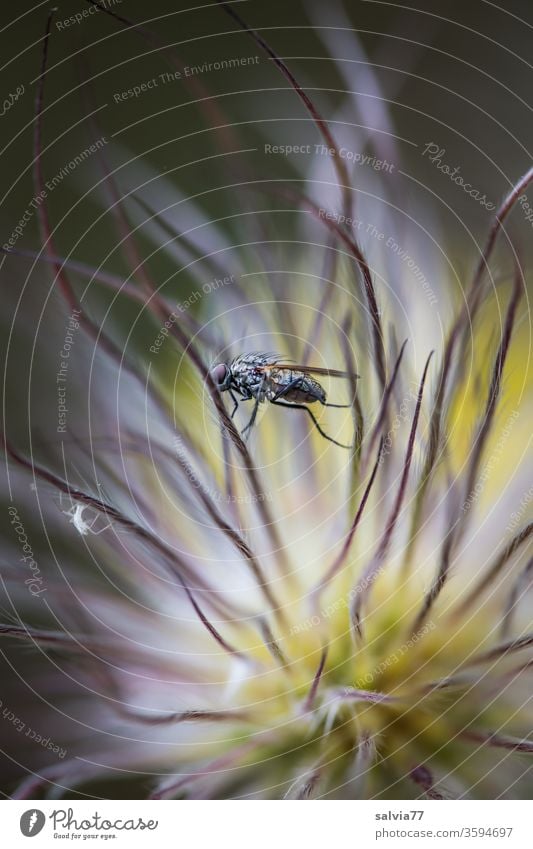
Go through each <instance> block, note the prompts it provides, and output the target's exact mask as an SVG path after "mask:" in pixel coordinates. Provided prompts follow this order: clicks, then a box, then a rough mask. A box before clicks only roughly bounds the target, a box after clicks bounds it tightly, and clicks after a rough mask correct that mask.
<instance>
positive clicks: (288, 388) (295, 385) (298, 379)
mask: <svg viewBox="0 0 533 849" xmlns="http://www.w3.org/2000/svg"><path fill="white" fill-rule="evenodd" d="M302 382H303V379H302V378H301V377H296V378H295V379H294V380H292V381H291V382H290V383H288V384H287V386H284V387H283V388H282V389H280V390H279V392H276V394H275V395H274V397H273V398H272V404H277V405H278V406H279V407H289V409H292V410H305V411H306V413H308V414H309V415H310V416H311V419H312V421H313V424H314V426H315V427H316V429H317V430H318V432H319V433H320V435H321V436H323V437H324V439H327V440H328V441H329V442H333V444H334V445H338V446H339V448H347V449H348V450H349V449H351V447H352V446H351V445H343V444H342V442H337V440H336V439H333V437H332V436H328V435H327V433H325V432H324V431H323V430H322V428H321V427H320V425H319V424H318V421H317V419H316V416H315V415H314V413H313V412H312V410H310V409H309V407H306V405H305V404H292V403H288V402H287V401H280V400H279V398H283V396H284V395H287V394H288V393H289V392H291V391H292V390H293V389H299V388H300V387H301V385H302ZM324 406H325V407H337V406H344V405H343V404H342V405H338V404H324ZM349 406H351V405H349Z"/></svg>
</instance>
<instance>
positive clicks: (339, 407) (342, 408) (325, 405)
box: [321, 401, 352, 410]
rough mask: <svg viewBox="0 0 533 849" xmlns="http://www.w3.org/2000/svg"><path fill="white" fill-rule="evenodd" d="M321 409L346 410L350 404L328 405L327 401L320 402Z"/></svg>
mask: <svg viewBox="0 0 533 849" xmlns="http://www.w3.org/2000/svg"><path fill="white" fill-rule="evenodd" d="M321 403H322V406H323V407H336V408H337V409H338V410H348V409H349V408H350V407H351V406H352V405H351V404H330V403H329V401H323V402H321Z"/></svg>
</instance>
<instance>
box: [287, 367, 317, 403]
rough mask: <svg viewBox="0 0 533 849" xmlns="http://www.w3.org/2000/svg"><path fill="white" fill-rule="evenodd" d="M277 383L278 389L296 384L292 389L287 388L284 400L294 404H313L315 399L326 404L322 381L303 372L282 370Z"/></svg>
mask: <svg viewBox="0 0 533 849" xmlns="http://www.w3.org/2000/svg"><path fill="white" fill-rule="evenodd" d="M296 381H298V382H297V383H296ZM275 383H276V387H277V389H278V391H279V389H283V388H286V387H289V386H291V384H295V385H293V386H291V388H290V389H288V388H287V391H286V392H285V393H284V394H283V396H282V397H283V400H285V401H290V402H292V403H293V404H313V403H314V402H315V401H320V403H321V404H324V403H325V402H326V393H325V392H324V389H323V388H322V386H321V385H320V383H319V382H318V381H317V380H313V378H312V377H309V375H306V374H303V373H301V372H297V371H292V372H289V373H287V374H284V373H283V372H280V373H279V375H277V376H276V379H275Z"/></svg>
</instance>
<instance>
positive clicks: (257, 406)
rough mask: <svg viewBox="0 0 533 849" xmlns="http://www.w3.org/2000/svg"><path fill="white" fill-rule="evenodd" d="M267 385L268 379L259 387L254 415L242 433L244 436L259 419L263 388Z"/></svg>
mask: <svg viewBox="0 0 533 849" xmlns="http://www.w3.org/2000/svg"><path fill="white" fill-rule="evenodd" d="M265 383H266V379H265V378H263V380H262V381H261V385H260V386H259V389H258V390H257V395H256V398H255V404H254V408H253V410H252V415H251V416H250V421H249V422H248V424H247V425H246V426H245V427H243V429H242V431H241V433H242V435H243V436H244V434H245V433H248V431H249V430H250V428H252V427H253V426H254V422H255V419H256V417H257V411H258V409H259V404H260V403H261V394H262V392H263V387H264V386H265ZM247 438H248V437H246V439H247Z"/></svg>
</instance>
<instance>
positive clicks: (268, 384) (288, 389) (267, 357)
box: [211, 351, 359, 449]
mask: <svg viewBox="0 0 533 849" xmlns="http://www.w3.org/2000/svg"><path fill="white" fill-rule="evenodd" d="M313 375H325V376H327V377H344V378H350V377H351V378H356V377H358V376H359V375H357V374H352V373H351V372H347V371H337V370H336V369H327V368H319V367H315V366H302V365H292V364H290V363H284V362H281V361H280V360H279V358H278V357H277V356H276V355H275V354H263V353H260V352H257V351H254V352H251V353H249V354H239V356H238V357H235V358H234V359H233V360H231V362H230V363H218V364H217V365H215V366H213V368H212V369H211V377H212V378H213V380H214V381H215V383H216V384H217V386H218V388H219V389H220V391H221V392H229V394H230V395H231V399H232V401H233V404H234V407H233V410H232V413H231V418H233V417H234V415H235V413H236V412H237V408H238V406H239V399H241V400H243V401H250V400H252V399H254V400H255V404H254V408H253V411H252V415H251V416H250V420H249V422H248V424H247V425H246V427H245V428H244V429H243V431H242V433H243V435H244V434H249V431H250V429H251V428H252V427H253V425H254V422H255V419H256V416H257V411H258V409H259V404H262V403H263V401H270V403H271V404H275V405H276V406H278V407H288V408H289V409H291V410H305V411H306V412H307V413H308V415H309V416H310V417H311V419H312V421H313V424H314V426H315V427H316V429H317V430H318V432H319V433H320V434H321V436H323V437H324V439H327V440H328V441H329V442H333V443H334V444H335V445H338V446H339V447H340V448H348V449H350V448H351V447H352V446H351V445H343V444H342V443H341V442H337V440H336V439H333V437H331V436H328V435H327V433H325V432H324V431H323V430H322V428H321V427H320V425H319V423H318V421H317V419H316V417H315V415H314V413H313V412H312V410H310V409H309V407H308V406H307V404H314V403H315V402H316V401H318V402H319V403H320V404H322V406H323V407H337V408H343V409H346V408H348V407H350V406H351V405H350V404H329V403H328V402H327V400H326V392H325V390H324V387H323V386H322V385H321V384H320V383H319V382H318V380H315V378H314V377H313Z"/></svg>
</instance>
